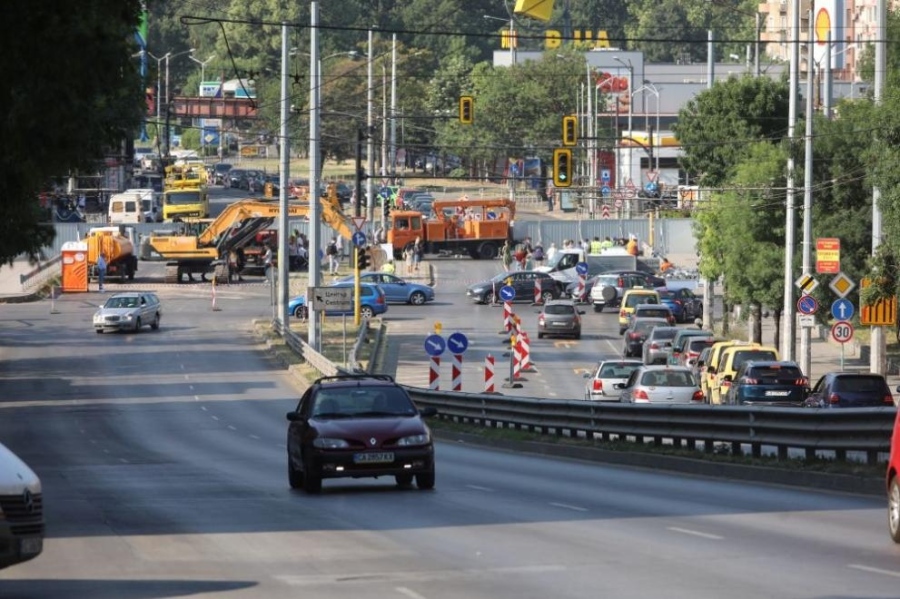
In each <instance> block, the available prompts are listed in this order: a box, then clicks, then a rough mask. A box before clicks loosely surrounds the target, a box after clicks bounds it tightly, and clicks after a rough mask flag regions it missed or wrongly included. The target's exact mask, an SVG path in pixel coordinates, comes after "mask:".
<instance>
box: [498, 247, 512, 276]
mask: <svg viewBox="0 0 900 599" xmlns="http://www.w3.org/2000/svg"><path fill="white" fill-rule="evenodd" d="M500 260H501V262H503V270H505V271H506V272H509V269H510V267H511V266H512V248H511V247H509V240H506V241H505V242H503V247H502V248H500Z"/></svg>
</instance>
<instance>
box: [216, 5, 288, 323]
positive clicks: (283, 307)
mask: <svg viewBox="0 0 900 599" xmlns="http://www.w3.org/2000/svg"><path fill="white" fill-rule="evenodd" d="M288 61H289V48H288V24H287V22H286V21H284V22H282V23H281V169H280V175H281V176H280V178H279V181H278V317H279V318H280V319H281V326H282V327H283V330H285V331H287V330H289V329H290V326H291V321H290V314H288V303H289V302H290V297H289V291H290V285H289V283H290V276H291V272H290V254H289V253H288V235H289V234H290V231H289V230H288V182H289V181H290V176H291V138H290V134H289V130H288V119H289V118H290V116H291V100H290V96H289V95H288V90H289V89H290V88H289V87H288V67H289V66H290V65H289V64H288ZM201 83H202V82H201Z"/></svg>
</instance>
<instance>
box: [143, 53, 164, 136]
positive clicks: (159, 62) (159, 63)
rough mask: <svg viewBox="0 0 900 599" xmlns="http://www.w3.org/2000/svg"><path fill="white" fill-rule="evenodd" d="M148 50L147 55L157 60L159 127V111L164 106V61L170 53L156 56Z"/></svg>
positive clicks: (157, 125) (157, 126) (157, 119)
mask: <svg viewBox="0 0 900 599" xmlns="http://www.w3.org/2000/svg"><path fill="white" fill-rule="evenodd" d="M146 52H147V56H149V57H150V58H152V59H153V60H155V61H156V128H157V129H159V113H160V112H161V110H160V107H161V106H162V104H161V103H160V102H161V98H162V61H164V60H166V59H167V58H168V56H169V54H168V53H166V54H163V55H162V56H160V57H156V56H154V55H153V54H152V53H151V52H149V51H146Z"/></svg>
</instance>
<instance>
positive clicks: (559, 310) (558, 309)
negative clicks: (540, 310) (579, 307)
mask: <svg viewBox="0 0 900 599" xmlns="http://www.w3.org/2000/svg"><path fill="white" fill-rule="evenodd" d="M544 313H545V314H574V313H575V306H570V305H568V304H558V305H556V304H551V305H549V306H544Z"/></svg>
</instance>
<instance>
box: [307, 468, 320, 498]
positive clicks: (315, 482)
mask: <svg viewBox="0 0 900 599" xmlns="http://www.w3.org/2000/svg"><path fill="white" fill-rule="evenodd" d="M303 490H304V491H306V492H307V493H309V494H310V495H314V494H316V493H320V492H321V491H322V473H321V472H313V469H312V468H310V467H309V465H307V466H306V467H305V468H304V469H303Z"/></svg>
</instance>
